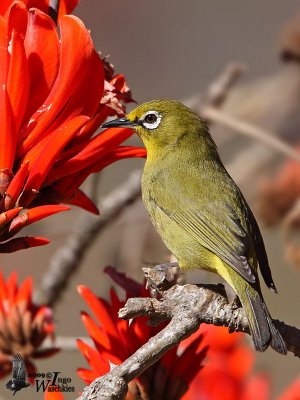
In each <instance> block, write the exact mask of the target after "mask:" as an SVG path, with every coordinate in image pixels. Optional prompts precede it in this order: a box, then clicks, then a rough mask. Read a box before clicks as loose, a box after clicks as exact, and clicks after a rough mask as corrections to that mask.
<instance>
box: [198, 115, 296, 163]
mask: <svg viewBox="0 0 300 400" xmlns="http://www.w3.org/2000/svg"><path fill="white" fill-rule="evenodd" d="M201 115H202V116H203V118H206V119H208V120H210V121H213V122H217V123H220V124H223V125H225V126H227V127H228V128H230V129H233V130H235V131H236V132H239V133H240V134H243V135H246V136H249V137H251V138H253V139H255V140H259V141H260V142H262V143H264V144H266V145H268V146H270V147H272V148H274V149H275V150H277V151H279V152H280V153H282V154H284V155H286V156H287V157H291V158H292V159H294V160H297V161H299V162H300V155H299V153H298V152H297V151H296V150H295V149H294V148H293V147H292V146H290V145H288V144H287V143H286V142H285V141H284V140H281V139H280V138H279V137H276V136H275V135H274V134H272V133H271V132H268V131H267V130H265V129H262V128H260V127H258V126H256V125H252V124H250V123H248V122H246V121H243V120H241V119H238V118H237V117H233V116H231V115H229V114H226V113H224V112H222V111H220V110H218V109H216V108H215V107H203V108H202V109H201Z"/></svg>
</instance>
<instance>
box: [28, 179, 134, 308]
mask: <svg viewBox="0 0 300 400" xmlns="http://www.w3.org/2000/svg"><path fill="white" fill-rule="evenodd" d="M140 181H141V173H140V172H139V171H136V172H133V173H132V174H131V175H130V176H129V178H128V179H127V181H125V182H124V183H123V184H122V185H120V186H119V187H118V188H117V189H115V190H114V191H113V192H111V193H109V194H108V195H107V196H106V197H105V198H104V199H103V201H102V202H101V203H100V204H99V209H100V210H101V218H99V217H95V216H92V215H86V214H84V216H82V217H81V218H79V220H78V222H77V226H76V228H75V230H74V233H73V234H71V235H70V237H69V239H68V240H67V243H66V244H65V245H64V246H63V247H61V248H60V249H59V250H58V251H57V252H56V254H54V256H53V257H52V258H51V261H50V264H49V267H48V269H47V271H46V272H45V274H44V276H43V278H42V281H41V284H40V287H39V289H38V290H37V291H36V292H35V293H34V302H35V303H36V304H48V305H51V306H53V305H54V304H55V303H56V302H57V300H58V299H59V297H60V294H61V292H62V291H63V289H64V288H65V287H66V285H67V283H68V281H69V278H70V277H71V275H72V274H74V272H75V271H76V270H77V269H78V267H79V265H80V262H81V260H82V259H83V257H84V255H85V254H86V252H87V250H88V249H89V248H90V247H91V246H92V244H93V243H94V241H95V240H96V238H97V235H99V233H100V232H102V231H103V229H104V228H106V227H107V225H108V223H111V222H112V221H114V220H115V219H116V218H117V217H118V216H119V215H120V213H121V212H122V211H123V210H124V208H125V207H126V206H127V205H129V204H131V203H132V202H134V201H135V200H136V199H137V198H138V197H139V196H140V191H141V188H140Z"/></svg>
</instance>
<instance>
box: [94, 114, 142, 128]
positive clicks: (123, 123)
mask: <svg viewBox="0 0 300 400" xmlns="http://www.w3.org/2000/svg"><path fill="white" fill-rule="evenodd" d="M134 126H135V123H134V122H131V121H129V119H127V118H125V117H124V118H119V119H113V120H111V121H108V122H105V124H102V125H101V128H134Z"/></svg>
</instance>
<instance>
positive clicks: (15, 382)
mask: <svg viewBox="0 0 300 400" xmlns="http://www.w3.org/2000/svg"><path fill="white" fill-rule="evenodd" d="M12 364H13V367H12V379H11V380H9V381H8V382H7V383H6V389H8V390H11V391H12V392H13V396H14V395H15V394H16V392H18V391H19V390H21V389H24V388H26V387H28V386H29V385H30V384H29V383H28V382H26V366H25V361H24V359H23V357H22V356H21V354H19V353H16V354H14V355H13V357H12Z"/></svg>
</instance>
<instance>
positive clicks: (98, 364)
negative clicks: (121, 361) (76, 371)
mask: <svg viewBox="0 0 300 400" xmlns="http://www.w3.org/2000/svg"><path fill="white" fill-rule="evenodd" d="M76 342H77V346H78V348H79V350H80V351H81V353H82V355H83V356H84V357H85V358H86V360H87V362H88V363H89V365H90V366H91V368H92V369H93V370H94V371H97V372H98V373H99V375H103V374H106V372H108V371H109V364H108V362H107V361H106V360H104V359H103V357H101V355H100V354H99V353H98V351H97V350H95V349H94V348H93V347H91V346H89V345H88V344H87V343H85V342H84V341H83V340H81V339H77V340H76Z"/></svg>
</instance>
